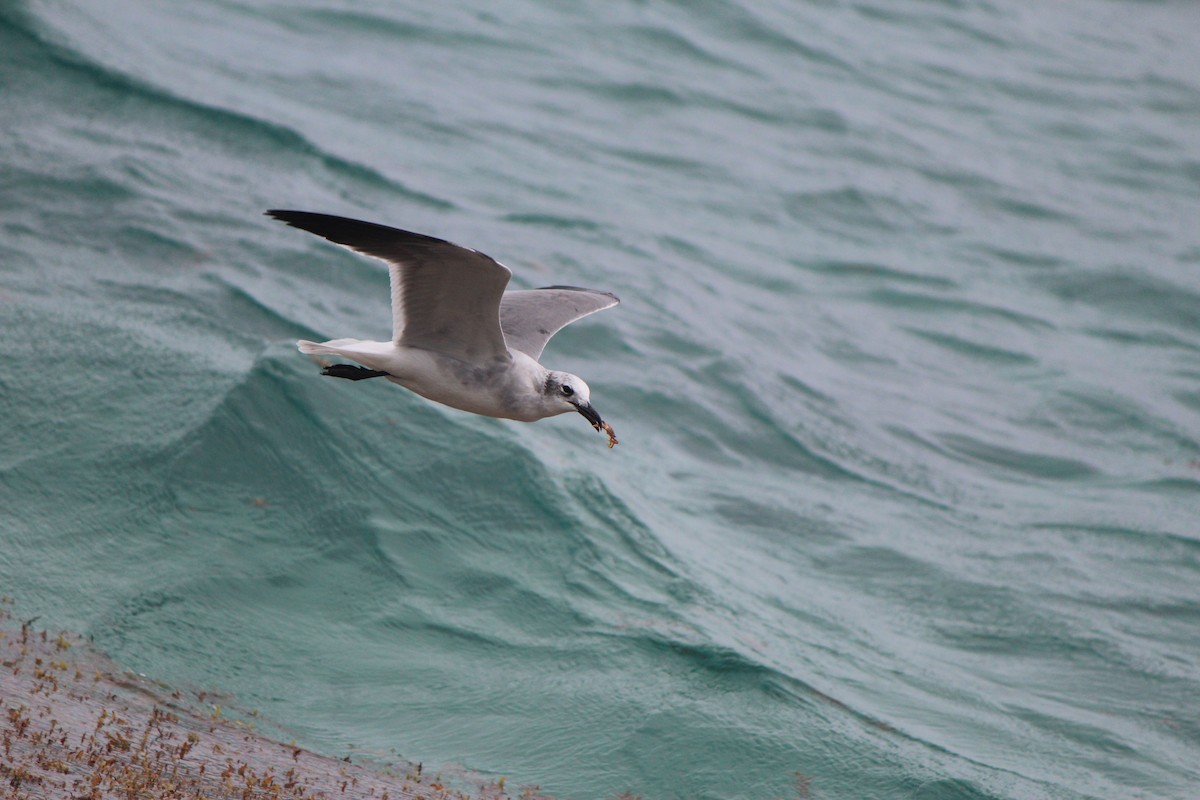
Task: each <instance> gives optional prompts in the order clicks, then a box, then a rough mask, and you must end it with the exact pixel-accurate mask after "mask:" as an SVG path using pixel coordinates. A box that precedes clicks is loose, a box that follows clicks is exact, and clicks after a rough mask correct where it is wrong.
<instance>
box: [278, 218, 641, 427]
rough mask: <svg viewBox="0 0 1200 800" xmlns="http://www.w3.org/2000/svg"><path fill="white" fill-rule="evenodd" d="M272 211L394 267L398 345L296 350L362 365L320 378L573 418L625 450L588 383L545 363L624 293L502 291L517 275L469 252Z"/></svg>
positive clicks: (514, 415) (316, 345) (504, 411)
mask: <svg viewBox="0 0 1200 800" xmlns="http://www.w3.org/2000/svg"><path fill="white" fill-rule="evenodd" d="M266 213H267V215H268V216H270V217H274V218H275V219H277V220H280V221H281V222H286V223H287V224H288V225H291V226H292V227H293V228H299V229H300V230H304V231H308V232H309V233H314V234H316V235H317V236H322V237H324V238H325V239H328V240H329V241H331V242H333V243H335V244H339V245H342V246H343V247H347V248H349V249H351V250H354V251H355V252H358V253H362V254H363V255H367V256H373V257H375V258H378V259H382V260H383V261H384V262H386V263H387V265H388V273H389V274H390V276H391V288H392V340H391V341H390V342H372V341H367V340H365V339H333V340H331V341H328V342H310V341H307V340H301V341H298V342H297V343H296V346H297V347H298V348H299V350H300V352H301V353H308V354H312V355H331V356H338V357H340V358H344V359H349V360H351V361H356V362H358V364H360V365H362V366H355V365H353V364H329V365H327V366H325V368H324V369H323V370H322V371H321V374H322V375H329V376H330V377H334V378H346V379H347V380H352V381H360V380H364V379H367V378H387V379H388V380H389V381H391V382H392V383H396V384H399V385H400V386H403V387H404V388H405V389H408V390H409V391H412V392H416V393H417V394H419V395H421V396H422V397H424V398H426V399H428V400H432V401H434V402H436V403H442V404H443V405H447V406H450V407H451V408H457V409H460V410H462V411H469V412H471V413H474V414H482V415H483V416H487V417H500V418H502V419H514V420H519V421H521V422H534V421H536V420H539V419H544V418H545V417H553V416H556V415H558V414H564V413H567V412H569V411H577V412H579V413H580V414H582V415H583V417H584V418H585V419H586V420H587V421H588V422H590V423H591V424H592V427H593V428H595V429H596V430H597V431H604V432H605V433H607V434H608V438H609V442H608V446H609V447H612V446H613V445H614V444H616V443H617V438H616V436H615V435H614V434H613V430H612V426H611V425H609V424H608V423H607V422H605V421H604V420H603V419H601V417H600V413H599V412H598V411H596V409H595V408H594V407H593V406H592V403H591V390H590V389H589V388H588V385H587V384H586V383H585V382H584V381H583V379H582V378H580V377H578V376H576V375H572V374H571V373H569V372H560V371H558V370H550V369H546V368H545V367H543V366H542V365H541V363H540V359H541V356H542V350H543V349H544V348H545V347H546V343H547V342H548V341H550V337H552V336H554V334H556V333H558V331H560V330H562V328H564V327H565V326H567V325H569V324H571V323H572V322H574V321H576V320H578V319H582V318H583V317H586V316H588V315H589V314H594V313H596V312H597V311H603V310H604V309H606V308H612V307H613V306H615V305H616V304H617V303H619V302H620V300H619V299H617V297H616V295H613V294H611V293H609V292H600V291H596V290H594V289H581V288H579V287H577V286H547V287H544V288H541V289H530V290H526V291H510V292H506V291H505V290H504V289H505V287H506V286H507V285H508V280H509V278H511V277H512V271H511V270H509V268H508V267H506V266H504V265H503V264H501V263H500V262H498V261H496V260H495V259H493V258H491V257H490V256H487V255H484V254H483V253H481V252H479V251H478V250H472V249H471V248H469V247H462V246H461V245H457V244H454V243H452V242H447V241H445V240H444V239H436V238H434V237H432V236H426V235H424V234H420V233H412V232H411V231H404V230H400V229H398V228H389V227H388V226H386V225H377V224H375V223H373V222H362V221H360V220H356V219H348V218H346V217H336V216H332V215H330V214H316V213H312V212H309V211H286V210H281V209H272V210H270V211H267V212H266Z"/></svg>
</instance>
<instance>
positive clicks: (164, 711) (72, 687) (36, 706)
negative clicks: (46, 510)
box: [0, 608, 540, 800]
mask: <svg viewBox="0 0 1200 800" xmlns="http://www.w3.org/2000/svg"><path fill="white" fill-rule="evenodd" d="M0 736H2V741H0V797H3V798H6V799H7V800H60V799H61V800H66V798H92V799H93V800H100V798H238V799H239V800H251V798H294V799H295V800H321V799H322V798H378V800H409V799H414V798H437V799H438V800H442V799H444V798H458V799H460V800H466V799H467V798H479V799H480V800H500V798H505V797H509V796H510V795H509V794H507V793H506V791H505V786H504V782H503V781H502V780H501V781H496V782H493V783H490V784H482V783H479V784H477V785H476V786H474V788H471V787H469V786H468V787H466V788H464V782H463V780H462V779H457V778H456V779H455V782H454V783H455V785H454V786H453V787H451V786H449V785H446V783H443V778H442V777H441V776H440V775H438V774H436V773H435V772H433V771H431V770H427V769H425V768H423V766H422V765H420V764H412V763H399V764H375V763H371V764H358V763H351V762H350V760H349V759H345V760H339V759H335V758H330V757H327V756H322V755H319V754H317V753H313V752H310V751H308V750H305V749H304V748H301V747H297V746H295V745H294V744H285V743H283V742H278V741H274V740H272V739H270V738H267V737H265V736H262V735H260V734H259V733H256V732H255V731H254V729H253V725H252V723H250V722H246V721H244V720H238V719H228V718H226V717H225V716H223V714H222V710H221V706H220V705H219V704H216V703H215V702H214V698H213V697H212V696H211V695H210V694H209V693H207V692H204V691H194V690H186V691H185V690H180V689H173V688H172V687H170V686H169V685H167V684H165V683H162V682H159V681H155V680H151V679H149V678H146V677H145V676H141V675H137V674H134V673H131V672H128V671H126V670H123V669H121V668H120V667H119V666H118V665H116V664H114V663H112V661H111V660H109V659H108V658H106V657H105V656H104V655H103V654H101V653H98V652H96V651H95V650H94V649H92V648H91V647H90V646H89V645H88V644H87V642H86V641H85V640H84V639H83V638H82V637H80V636H78V635H75V634H71V633H66V632H50V631H47V630H45V629H40V628H38V627H37V624H36V618H35V619H33V620H29V621H27V622H25V623H24V624H22V623H21V622H20V621H18V620H16V619H13V615H12V613H11V611H10V610H8V609H7V608H6V609H3V610H0ZM515 796H516V797H523V798H526V800H531V799H532V798H536V797H539V796H540V795H539V794H538V792H537V791H536V789H535V788H534V787H521V788H520V789H519V790H517V791H516V792H515Z"/></svg>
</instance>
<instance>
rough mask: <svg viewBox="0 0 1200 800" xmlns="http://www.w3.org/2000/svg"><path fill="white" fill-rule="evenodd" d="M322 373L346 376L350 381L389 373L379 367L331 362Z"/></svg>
mask: <svg viewBox="0 0 1200 800" xmlns="http://www.w3.org/2000/svg"><path fill="white" fill-rule="evenodd" d="M321 374H322V375H328V376H329V377H331V378H345V379H346V380H348V381H361V380H366V379H367V378H382V377H383V376H384V375H387V374H388V373H386V372H381V371H380V370H377V369H367V368H366V367H356V366H355V365H353V364H330V365H328V366H327V367H325V369H323V370H321Z"/></svg>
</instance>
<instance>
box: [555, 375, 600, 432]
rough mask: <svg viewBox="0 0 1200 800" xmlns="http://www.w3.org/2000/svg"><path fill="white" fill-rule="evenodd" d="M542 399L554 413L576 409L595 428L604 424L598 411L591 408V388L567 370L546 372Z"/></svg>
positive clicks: (597, 428)
mask: <svg viewBox="0 0 1200 800" xmlns="http://www.w3.org/2000/svg"><path fill="white" fill-rule="evenodd" d="M543 401H544V402H545V403H546V404H547V405H548V406H550V408H551V409H553V413H555V414H565V413H566V412H568V411H578V412H579V413H580V414H582V415H583V416H584V418H585V419H587V421H588V422H590V423H591V424H592V427H593V428H595V429H596V430H600V429H601V426H602V425H603V424H604V420H602V419H600V413H599V412H598V411H596V409H594V408H592V390H591V389H589V388H588V385H587V384H586V383H585V382H584V380H583V378H580V377H579V376H578V375H572V374H571V373H569V372H557V371H551V372H548V373H547V374H546V385H545V388H544V390H543Z"/></svg>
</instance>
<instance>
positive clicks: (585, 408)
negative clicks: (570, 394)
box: [575, 403, 604, 430]
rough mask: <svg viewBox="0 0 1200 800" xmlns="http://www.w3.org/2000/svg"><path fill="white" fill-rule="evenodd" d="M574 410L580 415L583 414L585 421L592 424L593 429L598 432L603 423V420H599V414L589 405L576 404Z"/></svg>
mask: <svg viewBox="0 0 1200 800" xmlns="http://www.w3.org/2000/svg"><path fill="white" fill-rule="evenodd" d="M575 410H576V411H578V412H579V413H580V414H583V416H584V417H585V418H586V419H587V421H588V422H590V423H592V427H593V428H595V429H596V430H600V425H601V424H602V423H603V422H604V420H602V419H600V414H599V412H597V411H596V409H594V408H592V404H591V403H576V404H575Z"/></svg>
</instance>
